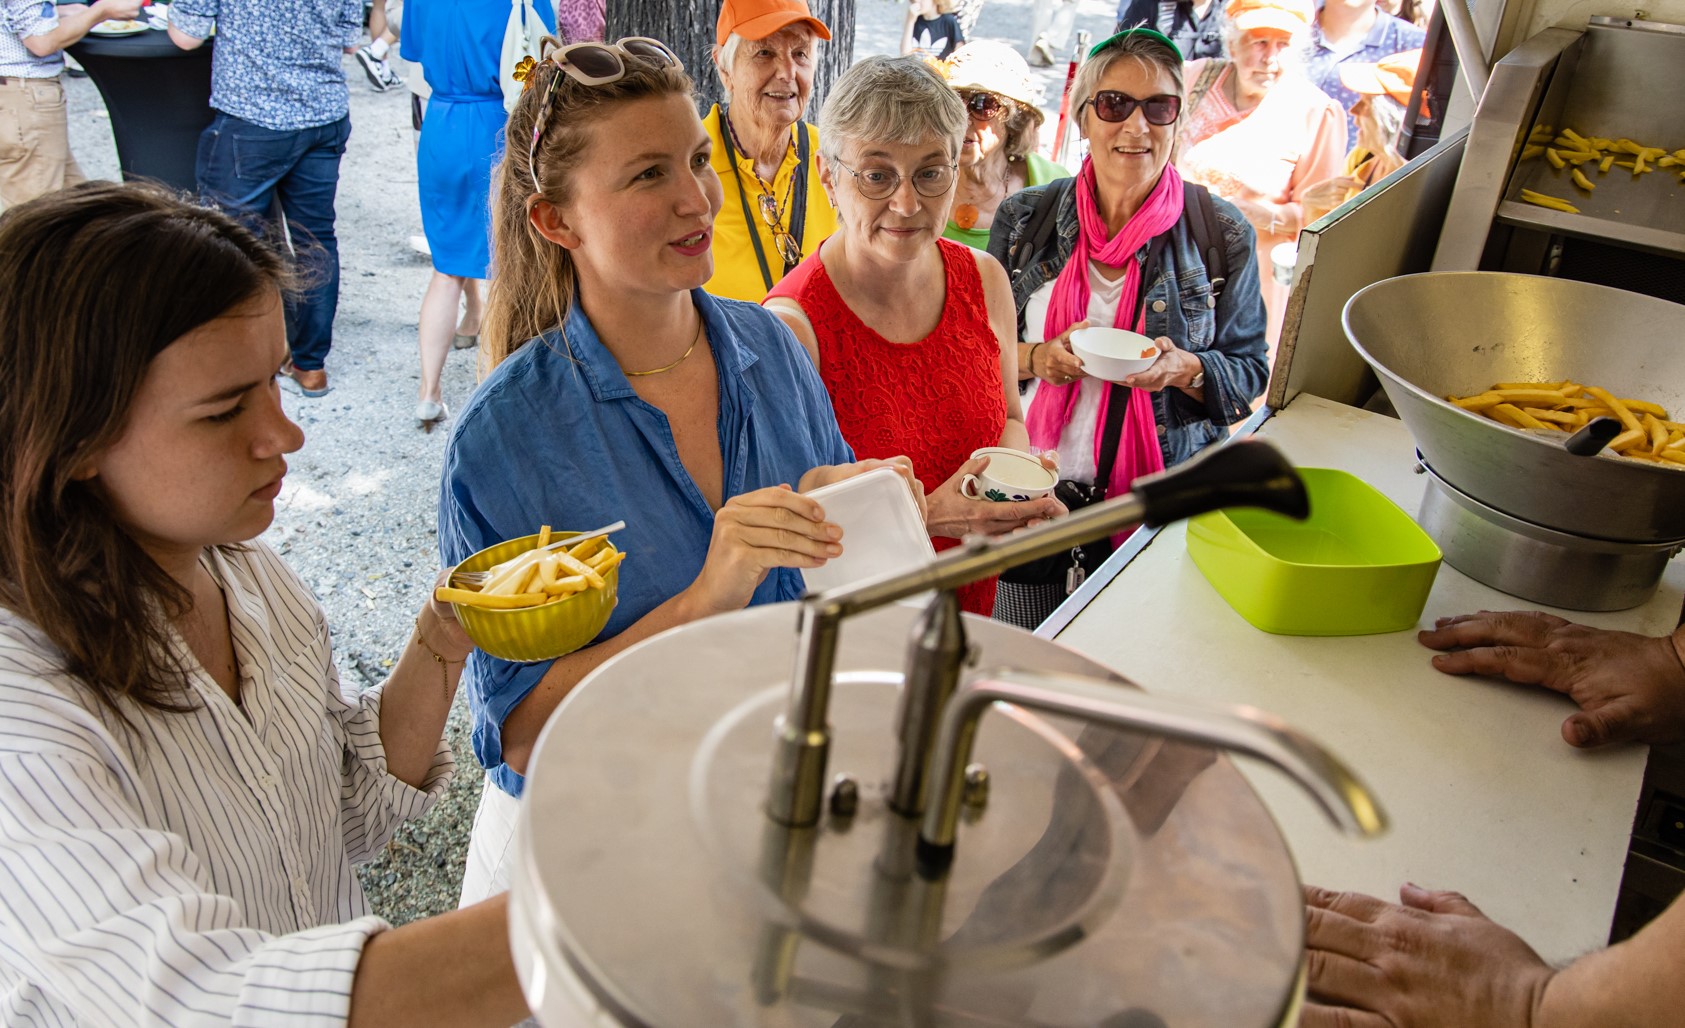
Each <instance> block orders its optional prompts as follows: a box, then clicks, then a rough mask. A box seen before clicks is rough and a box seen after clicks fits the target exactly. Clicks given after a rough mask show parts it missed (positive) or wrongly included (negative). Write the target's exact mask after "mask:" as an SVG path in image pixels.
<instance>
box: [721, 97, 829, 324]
mask: <svg viewBox="0 0 1685 1028" xmlns="http://www.w3.org/2000/svg"><path fill="white" fill-rule="evenodd" d="M702 124H703V126H704V127H705V128H707V130H708V136H709V138H711V139H712V140H713V141H714V156H713V160H712V162H711V163H712V164H713V168H714V173H715V174H717V175H719V176H720V185H721V186H722V187H724V191H725V200H724V201H723V202H722V203H721V205H720V213H719V216H718V217H717V218H715V219H714V246H713V250H714V277H713V278H711V279H709V280H708V284H707V286H706V287H705V288H706V289H707V290H708V292H710V293H712V294H714V295H715V296H729V297H731V298H732V299H734V300H748V301H749V302H750V303H760V302H761V301H762V300H764V299H766V290H767V285H766V280H765V279H763V278H762V277H761V266H760V264H759V262H757V261H756V260H755V247H754V244H753V243H751V242H750V241H749V233H750V232H751V231H752V232H755V233H756V234H757V235H759V236H760V239H761V253H762V254H764V255H765V256H766V268H767V271H768V272H769V273H771V275H772V281H773V282H774V283H775V284H776V283H777V282H778V280H779V279H781V278H783V277H784V258H782V257H780V256H779V255H778V247H777V245H776V244H774V243H773V241H772V229H770V228H768V227H767V225H766V221H765V219H763V218H762V217H761V210H760V199H759V197H760V194H761V185H760V180H759V179H757V178H756V177H755V162H754V159H753V158H751V157H747V156H745V155H743V154H742V153H738V154H737V168H736V174H735V175H734V174H733V169H732V166H731V162H730V161H729V160H728V159H727V158H726V151H725V143H724V141H723V140H722V139H721V135H722V133H723V132H724V131H725V128H724V126H722V125H721V124H720V107H719V105H718V104H715V105H714V109H713V110H711V111H709V112H708V116H707V117H706V118H704V119H702ZM798 131H801V132H806V133H807V143H808V158H807V217H806V218H805V219H804V221H803V224H804V228H803V230H802V256H803V257H806V256H808V255H809V254H811V253H813V252H814V251H815V250H817V249H819V244H820V243H822V242H824V241H825V237H826V236H828V235H830V234H831V233H832V232H835V231H836V230H837V212H836V211H833V210H832V209H831V202H830V201H829V200H827V199H826V198H825V187H824V186H821V185H820V184H819V162H818V161H817V160H816V159H815V158H817V157H818V156H819V130H818V129H816V128H814V127H813V126H812V125H809V124H808V123H807V122H805V121H803V122H797V123H796V124H795V125H793V126H791V129H790V149H789V151H788V152H786V153H785V155H784V163H783V164H781V165H779V168H778V176H777V177H776V178H774V179H773V180H772V189H773V192H774V193H775V194H776V195H775V196H773V198H772V199H773V201H774V202H775V203H776V202H778V201H780V200H783V199H784V197H785V196H787V195H793V194H792V192H791V189H790V177H791V176H792V175H794V174H795V173H796V145H795V141H796V136H795V133H796V132H798ZM733 149H735V148H733ZM740 181H741V182H742V183H743V196H746V197H747V198H748V200H749V214H750V222H749V223H748V224H745V223H744V221H743V201H742V200H741V199H739V197H738V192H737V184H738V182H740ZM785 217H786V218H787V217H789V212H788V211H786V212H785Z"/></svg>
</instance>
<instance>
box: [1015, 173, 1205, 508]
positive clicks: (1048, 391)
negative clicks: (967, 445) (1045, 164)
mask: <svg viewBox="0 0 1685 1028" xmlns="http://www.w3.org/2000/svg"><path fill="white" fill-rule="evenodd" d="M1076 191H1077V223H1078V225H1079V226H1080V228H1081V231H1080V232H1078V233H1077V244H1076V249H1075V250H1074V251H1072V253H1071V258H1070V260H1068V261H1066V262H1065V267H1064V269H1063V270H1061V271H1060V272H1059V277H1058V278H1057V279H1055V280H1054V283H1053V296H1052V298H1051V300H1050V302H1049V303H1048V305H1047V321H1046V322H1045V324H1044V326H1043V331H1044V332H1045V334H1044V335H1043V336H1042V338H1044V339H1053V338H1056V337H1057V336H1058V335H1059V333H1061V332H1063V331H1065V329H1066V328H1068V327H1070V326H1071V325H1073V324H1075V323H1076V322H1078V321H1081V320H1083V319H1084V318H1086V317H1088V298H1089V288H1088V262H1089V261H1090V260H1096V261H1099V262H1100V263H1101V264H1105V265H1109V266H1111V267H1114V268H1116V267H1122V268H1123V269H1124V272H1123V293H1122V295H1120V296H1119V297H1118V301H1117V316H1116V317H1115V318H1114V319H1113V325H1114V327H1116V328H1129V327H1130V326H1129V325H1128V324H1127V321H1128V319H1129V317H1130V315H1131V314H1133V313H1134V311H1135V300H1136V296H1137V294H1138V293H1139V291H1140V289H1141V265H1140V262H1138V261H1137V260H1136V259H1135V254H1136V252H1137V251H1138V250H1140V249H1141V247H1143V246H1145V245H1146V244H1147V243H1148V242H1149V241H1150V240H1152V239H1153V238H1154V237H1156V236H1159V235H1162V234H1163V233H1165V232H1167V231H1169V230H1170V228H1171V227H1172V226H1174V225H1175V224H1176V222H1178V221H1180V220H1181V218H1182V176H1180V175H1178V174H1176V166H1175V165H1173V164H1167V165H1165V167H1164V174H1162V175H1161V176H1159V180H1158V185H1157V186H1155V187H1154V188H1153V191H1152V192H1151V193H1150V194H1148V196H1147V199H1146V202H1145V203H1143V204H1142V205H1141V209H1140V210H1138V211H1136V212H1135V214H1134V215H1133V216H1132V217H1131V218H1130V219H1129V222H1128V224H1126V225H1124V226H1123V231H1121V232H1119V233H1118V234H1117V235H1116V236H1113V237H1112V238H1111V239H1109V240H1108V239H1106V222H1105V219H1104V218H1102V217H1101V215H1100V205H1099V204H1098V203H1097V202H1096V201H1095V199H1094V162H1093V158H1084V159H1083V162H1082V170H1081V171H1079V172H1078V173H1077V178H1076ZM1102 241H1103V242H1102ZM1145 320H1146V318H1145V314H1144V313H1143V315H1142V318H1141V319H1140V320H1138V321H1137V322H1136V323H1135V326H1134V331H1137V332H1140V331H1141V330H1142V329H1143V327H1144V322H1145ZM1081 394H1082V382H1081V381H1080V380H1079V381H1076V382H1072V383H1071V384H1069V385H1054V384H1053V383H1051V382H1046V381H1043V382H1040V383H1037V385H1036V395H1035V398H1034V399H1033V400H1031V401H1030V409H1029V412H1028V414H1027V415H1026V416H1025V419H1024V420H1025V427H1026V428H1027V429H1028V430H1029V433H1030V445H1032V446H1034V447H1036V448H1037V449H1038V450H1048V449H1052V448H1054V447H1056V446H1058V445H1059V433H1061V432H1063V431H1064V429H1065V426H1066V425H1068V424H1070V422H1071V415H1072V414H1073V413H1074V412H1075V410H1076V405H1077V400H1078V398H1079V397H1080V396H1081ZM1110 398H1111V390H1110V389H1108V390H1106V391H1104V392H1102V393H1101V394H1100V415H1099V420H1098V421H1097V422H1096V423H1095V431H1094V462H1095V464H1096V465H1098V464H1099V462H1100V437H1101V435H1102V434H1103V433H1104V432H1105V430H1106V407H1107V401H1108V400H1110ZM1163 470H1164V452H1163V451H1162V450H1160V449H1159V445H1158V425H1157V422H1156V420H1155V419H1154V417H1153V404H1152V394H1151V393H1147V392H1143V391H1141V390H1138V389H1137V390H1131V395H1130V398H1129V410H1128V411H1127V412H1126V413H1125V414H1124V418H1123V432H1122V434H1121V436H1120V437H1119V439H1118V451H1117V462H1116V463H1115V464H1114V465H1112V479H1111V481H1110V482H1107V483H1106V495H1107V496H1122V495H1123V494H1124V493H1126V492H1128V491H1129V486H1130V483H1132V482H1134V481H1135V480H1136V479H1137V478H1140V477H1141V476H1143V475H1150V474H1152V473H1153V472H1155V471H1163ZM1115 538H1117V539H1119V540H1121V539H1122V538H1123V536H1117V537H1115Z"/></svg>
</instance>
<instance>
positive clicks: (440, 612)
mask: <svg viewBox="0 0 1685 1028" xmlns="http://www.w3.org/2000/svg"><path fill="white" fill-rule="evenodd" d="M455 571H456V568H455V566H452V567H448V568H446V569H444V570H443V571H441V572H439V576H438V577H437V578H435V579H433V590H434V592H436V591H437V590H438V589H439V588H440V587H441V586H446V585H449V584H450V580H451V574H452V573H453V572H455ZM434 592H429V593H428V594H427V602H426V603H424V604H422V607H421V613H420V614H418V615H417V616H416V619H415V623H416V627H418V628H419V629H420V630H421V633H422V635H423V637H424V638H425V639H426V640H427V642H428V643H429V644H431V645H432V646H433V648H434V652H436V653H438V654H439V655H440V656H442V657H444V658H445V659H446V660H449V661H451V662H452V663H455V661H456V659H457V655H458V654H460V655H461V656H462V657H463V658H464V659H466V658H467V656H468V651H469V650H472V649H473V648H474V640H472V639H470V638H468V633H467V632H466V631H464V630H463V628H462V624H461V622H459V621H457V620H456V608H455V607H453V606H451V605H450V604H448V603H441V602H439V601H438V600H437V599H435V598H434ZM435 626H436V627H435Z"/></svg>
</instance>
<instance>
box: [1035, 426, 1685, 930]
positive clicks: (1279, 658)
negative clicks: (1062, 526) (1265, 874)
mask: <svg viewBox="0 0 1685 1028" xmlns="http://www.w3.org/2000/svg"><path fill="white" fill-rule="evenodd" d="M1258 434H1259V436H1260V437H1262V438H1265V439H1268V440H1270V441H1271V442H1273V443H1274V444H1275V445H1276V446H1278V447H1279V448H1280V449H1281V450H1282V451H1283V452H1284V453H1285V454H1286V455H1287V457H1288V458H1289V459H1290V460H1292V461H1293V462H1294V463H1296V464H1300V465H1305V466H1310V467H1331V468H1341V469H1344V470H1346V471H1350V472H1352V473H1354V474H1356V475H1358V476H1360V477H1362V478H1363V479H1364V480H1366V481H1368V482H1369V483H1370V484H1371V485H1373V486H1375V487H1376V488H1378V489H1379V490H1381V492H1383V493H1385V494H1387V495H1388V496H1389V497H1391V498H1392V499H1393V501H1394V502H1396V503H1397V504H1398V505H1399V506H1400V507H1403V508H1404V510H1405V511H1406V512H1408V513H1410V514H1411V515H1412V516H1413V515H1414V514H1415V512H1416V509H1417V507H1418V505H1419V504H1420V502H1421V497H1422V490H1423V478H1422V477H1421V476H1419V475H1417V474H1415V473H1414V472H1413V467H1414V464H1415V447H1414V444H1413V443H1412V442H1411V439H1410V434H1409V432H1408V431H1407V430H1406V429H1405V427H1404V425H1403V423H1401V422H1399V421H1396V420H1394V419H1391V418H1386V417H1381V416H1379V415H1375V414H1369V413H1366V412H1364V411H1360V410H1357V409H1355V408H1351V407H1346V406H1344V405H1341V404H1337V403H1332V402H1329V401H1327V400H1322V399H1320V398H1317V397H1313V396H1309V395H1301V396H1299V397H1298V398H1297V399H1295V400H1294V401H1293V402H1292V403H1291V404H1290V405H1289V406H1288V408H1287V409H1286V410H1284V411H1281V412H1280V413H1278V414H1276V415H1275V416H1274V417H1272V418H1271V419H1270V420H1268V421H1267V422H1265V424H1264V426H1263V428H1262V429H1261V430H1260V432H1259V433H1258ZM1682 592H1685V560H1675V561H1674V562H1673V563H1672V564H1670V565H1669V566H1668V570H1667V574H1666V575H1665V577H1664V579H1663V582H1662V587H1661V589H1660V590H1659V591H1658V593H1657V595H1656V596H1655V597H1654V598H1653V599H1652V600H1651V601H1650V602H1649V603H1647V604H1645V605H1644V606H1642V607H1638V608H1635V609H1633V610H1628V611H1621V612H1616V613H1612V614H1588V613H1581V612H1573V611H1563V610H1559V611H1553V613H1558V614H1561V615H1563V616H1564V617H1569V618H1573V619H1574V620H1577V621H1580V622H1583V623H1585V624H1591V625H1597V626H1600V627H1608V628H1621V629H1625V630H1627V631H1633V632H1643V633H1647V634H1652V635H1661V634H1665V633H1666V632H1669V631H1671V630H1672V629H1673V627H1674V625H1675V624H1676V623H1677V622H1678V619H1679V612H1680V598H1681V594H1682ZM1536 606H1537V604H1533V603H1529V602H1527V601H1524V600H1518V599H1516V598H1514V597H1511V596H1508V595H1505V594H1503V593H1500V592H1498V591H1496V590H1494V589H1491V588H1488V587H1486V586H1483V585H1481V584H1479V583H1477V582H1475V581H1473V580H1471V579H1469V578H1466V577H1465V576H1463V575H1462V574H1460V573H1459V572H1457V571H1456V570H1455V569H1454V568H1452V567H1451V566H1450V565H1447V564H1442V565H1441V566H1440V570H1439V577H1438V579H1437V580H1436V581H1435V583H1434V588H1433V593H1432V595H1431V596H1430V597H1429V598H1428V603H1427V608H1426V610H1424V611H1423V613H1422V619H1421V625H1422V627H1427V626H1428V625H1431V624H1432V623H1433V620H1434V619H1435V618H1436V617H1439V616H1442V615H1447V614H1460V613H1467V612H1471V611H1474V610H1479V609H1488V610H1507V609H1527V608H1534V607H1536ZM1058 638H1059V641H1060V642H1061V643H1064V644H1065V645H1068V646H1071V647H1073V648H1075V649H1077V650H1079V651H1081V652H1083V653H1086V654H1089V655H1090V656H1093V657H1095V658H1097V659H1099V660H1101V661H1103V662H1104V663H1106V664H1108V665H1110V666H1112V667H1114V668H1116V669H1117V670H1118V671H1120V672H1122V673H1124V674H1125V675H1127V676H1129V677H1130V678H1132V679H1134V680H1135V681H1136V682H1138V683H1139V684H1140V685H1141V686H1142V687H1144V688H1146V689H1148V690H1152V691H1156V692H1163V693H1169V694H1176V695H1182V696H1189V697H1196V698H1200V699H1206V700H1211V701H1217V702H1223V703H1246V704H1251V705H1253V706H1257V707H1261V708H1263V709H1265V710H1268V711H1271V712H1273V713H1276V714H1279V715H1281V716H1282V717H1284V718H1286V719H1287V720H1288V721H1289V722H1290V723H1292V724H1294V725H1295V726H1297V727H1299V728H1301V729H1303V730H1305V731H1307V732H1309V733H1310V734H1312V735H1313V736H1315V737H1316V738H1318V739H1319V740H1321V741H1322V742H1323V743H1324V744H1325V745H1327V746H1329V747H1330V748H1331V749H1333V750H1334V752H1335V753H1337V754H1338V755H1339V756H1340V757H1342V758H1343V759H1344V760H1345V761H1346V762H1347V763H1348V764H1350V765H1351V766H1352V767H1353V768H1354V769H1355V770H1356V771H1357V773H1358V774H1359V776H1360V777H1361V778H1363V779H1364V781H1366V782H1367V783H1368V784H1369V786H1370V788H1371V789H1372V790H1374V792H1375V793H1376V795H1377V796H1378V798H1379V799H1380V801H1381V803H1382V805H1383V807H1384V808H1385V810H1386V811H1387V813H1388V815H1389V816H1390V818H1391V820H1392V830H1391V832H1389V833H1388V834H1387V835H1386V836H1384V837H1383V838H1380V839H1377V840H1373V841H1367V842H1365V841H1361V840H1354V839H1348V838H1346V837H1345V836H1342V835H1341V834H1339V832H1338V831H1336V830H1335V829H1334V828H1333V827H1332V826H1331V825H1329V824H1328V822H1327V821H1325V820H1324V819H1323V817H1322V816H1321V814H1320V813H1319V812H1318V811H1317V810H1316V808H1315V807H1314V806H1313V805H1312V804H1311V802H1310V800H1309V798H1308V797H1306V796H1305V795H1304V794H1303V793H1301V792H1300V791H1299V790H1298V788H1297V787H1296V786H1294V785H1292V784H1290V783H1288V782H1287V781H1286V780H1285V779H1284V778H1281V777H1280V776H1279V775H1277V774H1276V773H1275V772H1274V771H1273V770H1272V769H1269V768H1267V767H1265V766H1263V765H1258V764H1250V765H1249V764H1248V763H1247V762H1246V761H1239V763H1240V764H1241V766H1242V767H1243V769H1244V770H1245V771H1246V773H1247V775H1248V777H1249V778H1250V779H1251V780H1252V782H1253V783H1254V785H1255V786H1256V787H1257V789H1258V791H1259V793H1260V795H1262V796H1263V798H1264V800H1265V802H1266V803H1267V804H1268V805H1269V807H1270V808H1271V810H1272V811H1273V812H1274V814H1275V816H1276V819H1277V821H1278V823H1279V824H1280V825H1281V828H1282V832H1283V834H1284V835H1285V836H1286V838H1287V839H1288V841H1289V844H1290V845H1291V847H1292V849H1293V854H1294V857H1295V859H1296V860H1297V861H1298V864H1299V868H1300V873H1301V877H1302V878H1303V879H1304V880H1305V881H1306V882H1310V883H1314V884H1318V885H1324V886H1327V887H1330V888H1339V889H1359V890H1362V891H1365V892H1368V893H1371V894H1373V895H1377V896H1381V897H1383V898H1386V899H1390V900H1394V901H1396V900H1397V895H1398V887H1399V885H1401V884H1403V883H1404V882H1407V881H1413V882H1415V883H1416V884H1418V885H1422V886H1424V887H1428V888H1442V889H1455V890H1457V891H1459V892H1462V893H1464V894H1465V895H1467V896H1468V897H1469V898H1470V900H1472V901H1473V902H1474V903H1475V904H1476V905H1478V906H1480V907H1481V908H1482V909H1483V910H1484V911H1485V912H1486V913H1487V914H1488V915H1490V916H1492V917H1493V918H1495V919H1496V920H1498V921H1499V922H1500V923H1502V924H1505V925H1507V926H1509V927H1510V928H1513V929H1515V930H1516V931H1518V932H1520V933H1521V935H1522V937H1523V938H1525V939H1527V941H1528V942H1530V943H1532V945H1533V946H1534V948H1535V949H1537V950H1539V952H1540V953H1541V955H1543V956H1544V957H1545V958H1546V959H1548V960H1561V959H1568V958H1571V957H1573V956H1576V955H1578V954H1580V953H1583V952H1585V951H1587V950H1590V949H1595V948H1598V947H1601V946H1602V945H1604V943H1605V942H1606V940H1607V937H1608V932H1609V924H1610V919H1611V916H1612V914H1613V912H1614V908H1615V897H1616V892H1617V889H1618V887H1619V884H1620V878H1621V869H1622V866H1623V862H1624V860H1625V857H1626V850H1627V841H1628V837H1629V835H1630V833H1631V830H1632V823H1633V815H1634V813H1635V810H1636V805H1637V801H1638V796H1639V788H1640V784H1641V781H1642V778H1643V774H1644V763H1645V756H1646V750H1645V749H1644V748H1643V747H1639V746H1622V747H1618V748H1615V749H1609V750H1602V751H1591V752H1587V751H1581V750H1576V749H1574V748H1573V747H1570V746H1569V745H1567V744H1566V743H1564V742H1563V741H1562V737H1561V735H1560V733H1559V728H1560V725H1561V722H1562V720H1563V719H1564V718H1566V717H1567V716H1568V715H1569V714H1570V713H1572V711H1573V705H1572V703H1571V702H1570V701H1569V700H1567V699H1565V698H1563V697H1560V696H1557V695H1555V694H1552V693H1548V692H1545V691H1543V690H1540V689H1534V688H1525V687H1519V686H1512V685H1509V684H1506V683H1501V682H1497V681H1494V680H1489V679H1470V678H1455V677H1452V676H1449V675H1442V674H1440V673H1438V672H1437V671H1435V670H1433V668H1432V666H1431V665H1429V663H1428V657H1429V655H1430V651H1428V650H1427V649H1425V648H1423V647H1422V646H1421V645H1420V644H1418V643H1417V642H1416V639H1415V634H1414V632H1394V633H1390V634H1387V635H1371V636H1356V637H1346V638H1326V639H1324V638H1306V637H1293V636H1276V635H1269V634H1266V633H1264V632H1260V631H1258V630H1257V629H1255V628H1253V627H1252V626H1251V625H1249V624H1247V623H1246V622H1245V621H1244V620H1242V619H1241V617H1240V615H1239V614H1236V613H1235V612H1234V611H1233V610H1232V609H1231V608H1230V607H1229V606H1228V605H1227V604H1226V603H1225V602H1224V601H1223V599H1222V598H1221V597H1220V596H1218V595H1217V593H1216V591H1215V590H1214V589H1212V588H1211V586H1210V584H1209V583H1207V582H1206V581H1205V578H1204V577H1203V576H1202V575H1201V574H1200V572H1199V569H1198V568H1196V567H1195V566H1194V564H1193V561H1192V560H1190V559H1189V558H1188V555H1187V545H1186V538H1185V529H1184V527H1183V526H1182V525H1181V524H1177V525H1172V526H1170V527H1168V528H1166V529H1165V530H1164V531H1162V532H1161V533H1160V534H1159V535H1158V536H1157V538H1155V539H1153V540H1152V542H1151V543H1150V544H1149V545H1148V546H1147V547H1146V549H1145V551H1144V552H1142V553H1141V554H1140V555H1139V556H1137V557H1136V558H1135V560H1134V561H1132V562H1131V563H1130V564H1129V565H1128V567H1126V568H1125V569H1124V570H1123V571H1122V573H1120V574H1119V575H1118V577H1117V578H1116V579H1115V580H1113V581H1112V583H1111V584H1110V585H1108V586H1107V587H1106V588H1105V589H1104V590H1103V591H1102V592H1101V593H1100V594H1099V595H1098V596H1097V597H1096V598H1095V599H1094V600H1093V602H1091V603H1090V604H1089V606H1088V607H1087V608H1086V609H1085V610H1084V611H1083V612H1082V613H1081V614H1080V615H1078V616H1077V617H1076V619H1075V620H1074V621H1072V623H1071V624H1070V625H1069V627H1067V628H1066V629H1065V630H1064V631H1063V632H1062V633H1061V634H1060V635H1059V637H1058Z"/></svg>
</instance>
